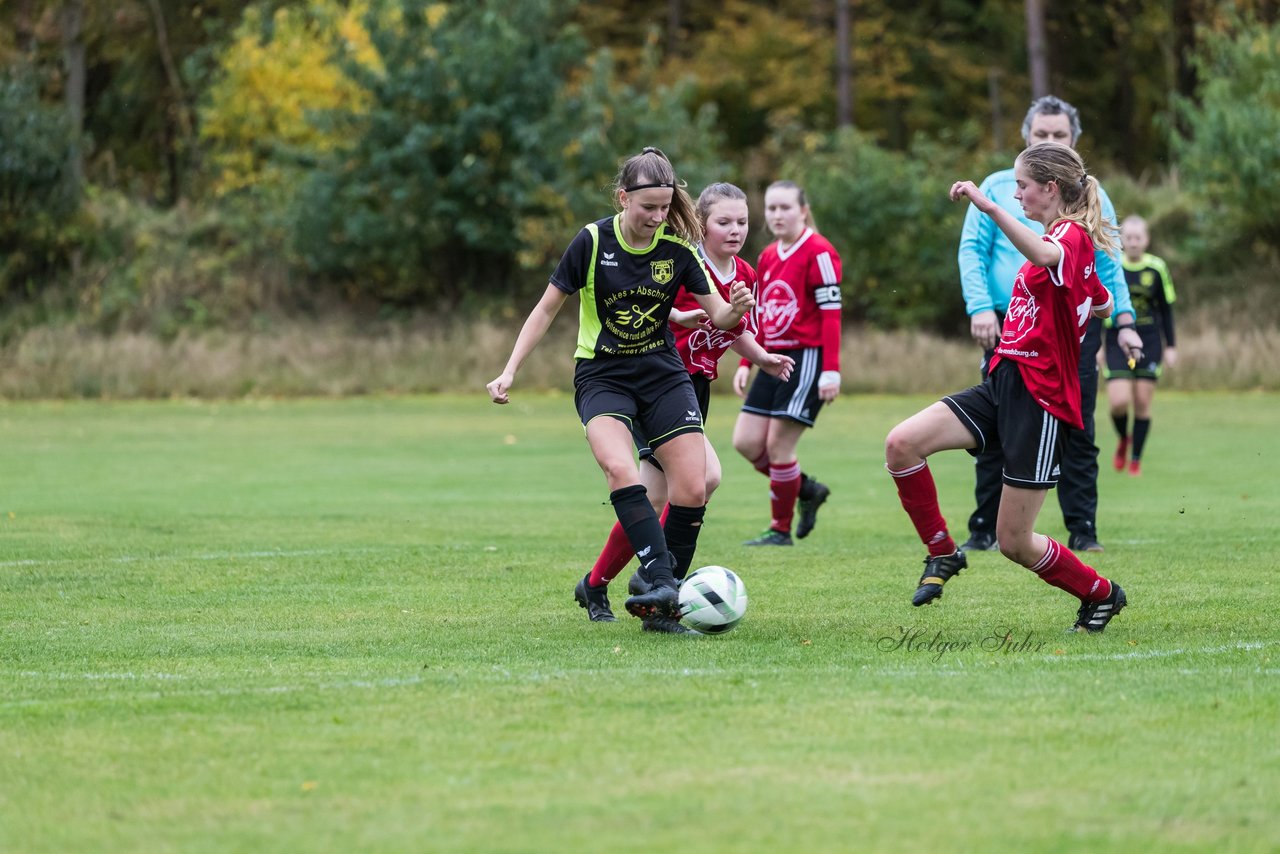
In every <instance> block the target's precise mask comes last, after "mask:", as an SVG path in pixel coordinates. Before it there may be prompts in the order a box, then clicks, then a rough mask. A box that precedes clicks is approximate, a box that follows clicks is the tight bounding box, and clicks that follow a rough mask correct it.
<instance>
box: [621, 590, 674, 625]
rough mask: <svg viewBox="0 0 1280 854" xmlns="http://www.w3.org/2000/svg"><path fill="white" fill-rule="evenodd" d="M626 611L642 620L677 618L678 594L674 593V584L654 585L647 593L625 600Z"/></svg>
mask: <svg viewBox="0 0 1280 854" xmlns="http://www.w3.org/2000/svg"><path fill="white" fill-rule="evenodd" d="M627 611H628V612H629V613H630V614H631V616H633V617H639V618H640V619H642V620H645V619H648V618H650V617H676V618H679V616H680V594H679V593H678V592H677V591H676V587H675V582H674V581H672V582H671V583H670V584H661V583H659V584H655V585H654V586H653V587H650V588H649V591H648V592H647V593H641V594H639V595H638V596H632V597H631V598H630V599H628V600H627Z"/></svg>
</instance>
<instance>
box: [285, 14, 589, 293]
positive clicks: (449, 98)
mask: <svg viewBox="0 0 1280 854" xmlns="http://www.w3.org/2000/svg"><path fill="white" fill-rule="evenodd" d="M429 6H431V4H428V3H426V2H422V0H399V8H400V12H401V14H398V15H392V16H388V15H376V16H375V15H370V16H368V17H366V19H365V24H366V27H367V28H368V30H369V33H370V37H371V39H372V42H373V45H374V46H375V47H376V49H377V51H378V53H379V54H380V57H381V60H382V63H383V66H384V68H383V69H370V68H368V67H366V66H363V65H359V64H357V63H350V64H349V65H348V67H347V72H348V74H350V75H351V77H352V78H353V79H354V80H355V81H356V82H357V83H358V84H359V85H360V86H361V87H362V88H363V89H365V90H366V91H367V95H368V97H367V98H366V99H364V100H365V101H366V106H365V108H364V109H362V110H361V111H360V112H351V111H347V112H343V111H337V110H335V111H329V112H328V113H327V114H325V116H324V117H323V121H325V122H327V123H333V125H334V126H336V127H338V128H340V129H342V131H343V135H344V136H346V137H347V138H348V139H350V140H351V144H350V145H349V146H347V147H344V148H343V149H340V150H339V151H337V152H335V153H333V154H332V155H330V156H326V157H323V158H321V159H320V161H319V162H318V164H317V166H316V168H315V169H314V171H312V173H311V175H310V176H309V178H308V179H307V181H306V183H305V184H304V186H303V187H302V190H301V192H300V193H299V195H298V199H297V203H296V205H295V217H294V230H293V237H294V242H295V245H296V247H297V249H298V251H299V254H300V256H301V257H302V259H303V260H304V262H305V264H306V266H307V267H308V268H309V269H310V270H311V271H314V272H317V273H320V274H322V275H324V276H326V277H329V278H331V279H337V280H341V281H343V282H344V283H346V284H348V286H349V287H351V288H353V289H356V290H358V291H360V292H362V293H365V294H368V295H371V296H375V297H377V298H378V299H381V300H384V301H389V302H393V303H400V304H406V305H413V304H423V303H428V302H431V301H433V300H438V299H441V298H445V299H449V298H452V297H455V296H456V295H457V294H458V293H459V292H461V291H462V290H464V289H465V288H468V287H476V286H482V287H484V288H485V289H486V290H489V289H494V290H496V291H501V290H502V289H503V288H504V287H506V286H507V284H508V282H509V280H510V274H511V272H512V270H513V268H514V266H515V263H514V261H515V256H516V253H517V251H518V250H519V246H520V244H519V229H518V225H519V222H520V220H521V218H522V217H524V216H527V215H533V214H535V213H536V212H537V208H538V197H539V190H540V188H543V187H545V186H548V185H552V184H553V178H554V177H555V171H554V170H555V165H556V163H557V161H558V157H557V153H556V150H555V148H554V146H553V145H552V144H551V140H550V139H549V138H548V134H547V122H546V117H547V115H548V114H549V112H550V111H551V108H552V105H553V103H554V101H555V98H556V93H557V92H558V91H559V88H560V85H561V81H562V80H563V79H564V78H565V77H566V76H567V74H568V71H569V68H570V66H571V65H572V63H573V61H574V60H575V58H576V57H577V56H578V55H579V54H580V52H581V50H582V47H583V46H582V43H581V42H580V40H579V39H578V38H576V37H575V36H574V35H573V34H572V33H568V34H566V33H563V32H562V28H563V25H564V16H563V14H562V13H560V12H558V11H557V10H556V9H554V8H553V4H552V3H551V2H549V0H529V2H524V3H519V4H514V5H510V6H508V5H507V4H504V3H500V2H497V0H484V2H476V3H458V4H450V5H449V6H448V7H447V10H446V11H444V12H443V16H442V17H441V16H440V15H439V14H438V13H437V12H436V11H435V9H438V8H440V7H438V6H437V7H435V8H431V9H429V8H428V7H429Z"/></svg>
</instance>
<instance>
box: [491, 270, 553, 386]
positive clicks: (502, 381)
mask: <svg viewBox="0 0 1280 854" xmlns="http://www.w3.org/2000/svg"><path fill="white" fill-rule="evenodd" d="M568 298H569V295H568V294H566V293H565V292H564V291H562V290H560V289H559V288H557V287H556V286H555V285H550V284H549V285H547V289H546V290H545V291H543V293H542V299H540V300H538V304H537V305H535V306H534V307H533V311H531V312H529V316H528V318H526V319H525V322H524V326H522V327H520V334H519V335H517V336H516V344H515V347H513V348H512V349H511V358H509V359H507V366H506V367H505V368H503V369H502V373H501V374H499V375H498V376H497V377H496V378H495V379H494V380H493V381H492V382H490V383H488V384H487V385H486V386H485V388H486V389H488V391H489V397H490V399H492V400H493V402H494V403H507V402H509V401H510V398H509V397H508V396H507V392H508V391H509V390H510V389H511V385H512V383H514V382H515V379H516V373H517V372H518V371H519V370H520V366H521V365H523V364H524V360H525V359H527V358H528V357H529V354H530V353H532V352H533V348H535V347H537V346H538V342H539V341H541V340H542V339H543V337H544V336H545V335H546V334H547V330H548V329H549V328H550V327H551V321H553V320H555V319H556V315H557V314H559V313H560V307H561V306H563V305H564V301H565V300H566V299H568Z"/></svg>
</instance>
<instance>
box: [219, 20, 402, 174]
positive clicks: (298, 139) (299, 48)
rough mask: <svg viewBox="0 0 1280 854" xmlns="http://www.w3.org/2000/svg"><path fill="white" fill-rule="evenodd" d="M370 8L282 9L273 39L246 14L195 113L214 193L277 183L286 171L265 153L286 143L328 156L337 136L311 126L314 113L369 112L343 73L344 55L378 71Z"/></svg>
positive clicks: (337, 142) (339, 139) (361, 94)
mask: <svg viewBox="0 0 1280 854" xmlns="http://www.w3.org/2000/svg"><path fill="white" fill-rule="evenodd" d="M366 8H367V5H366V3H365V2H355V3H352V4H351V5H350V7H344V6H343V5H342V4H340V3H338V2H337V0H317V2H314V3H312V4H311V5H310V7H309V8H308V9H306V10H298V9H288V8H285V9H279V10H277V11H276V13H275V15H274V16H273V18H272V36H271V39H270V41H266V42H264V41H263V40H262V39H261V33H262V31H263V27H262V21H261V18H260V16H259V15H258V14H257V13H256V11H255V10H253V9H250V10H249V11H248V12H246V14H245V18H244V20H243V21H242V22H241V24H240V27H239V28H238V29H237V30H236V33H235V36H234V37H233V39H232V42H231V44H230V46H229V47H228V48H227V50H226V52H225V53H223V55H222V57H221V58H220V61H219V75H218V79H217V81H216V82H215V84H214V85H213V86H212V87H211V89H210V92H209V98H208V100H207V102H206V104H205V106H204V108H203V109H202V110H201V114H200V136H201V140H202V141H203V142H204V144H205V145H206V146H207V147H208V149H209V151H210V154H211V158H210V161H211V164H212V165H213V167H214V170H215V175H216V177H215V180H214V188H213V189H214V191H215V192H217V193H219V194H224V193H228V192H231V191H234V190H238V189H242V188H245V187H248V186H254V185H258V186H262V185H268V186H270V185H275V186H279V185H282V184H283V183H284V182H285V181H286V176H285V175H284V174H283V171H282V170H281V169H280V168H279V167H277V166H275V165H273V164H272V162H271V160H270V155H271V152H272V151H273V150H275V149H276V148H278V147H281V146H285V147H288V148H291V149H296V150H300V151H305V152H311V153H317V154H319V153H324V152H328V151H332V150H334V149H335V148H337V147H338V146H339V145H341V144H342V143H343V142H344V139H343V138H342V137H340V136H339V135H338V134H336V133H333V132H329V131H324V130H321V129H319V128H317V127H316V126H315V125H314V124H312V123H311V122H310V121H308V118H307V114H308V113H309V112H313V111H320V110H329V109H343V110H348V111H351V112H354V113H357V114H359V113H361V112H363V111H364V110H365V109H366V108H367V103H366V100H367V99H366V95H365V93H364V91H363V90H362V89H361V88H360V87H359V86H357V85H356V84H355V82H354V81H352V80H351V79H350V78H349V77H348V76H347V75H346V74H345V73H344V72H343V70H342V67H341V65H340V64H339V62H338V58H339V56H340V55H343V54H345V55H346V56H347V57H349V58H351V59H352V60H354V61H355V62H357V63H359V64H360V65H362V66H364V67H365V68H368V69H370V70H372V71H375V72H380V71H381V70H382V62H381V58H380V57H379V56H378V53H377V50H376V49H375V48H374V46H373V43H372V41H371V40H370V38H369V33H368V31H367V30H366V29H365V27H364V25H363V23H362V18H363V16H364V14H365V11H366Z"/></svg>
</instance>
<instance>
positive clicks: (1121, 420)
mask: <svg viewBox="0 0 1280 854" xmlns="http://www.w3.org/2000/svg"><path fill="white" fill-rule="evenodd" d="M1111 423H1112V424H1114V425H1116V435H1117V436H1119V437H1120V440H1121V441H1124V440H1125V439H1128V438H1129V413H1128V412H1124V413H1121V414H1120V415H1112V416H1111Z"/></svg>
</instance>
